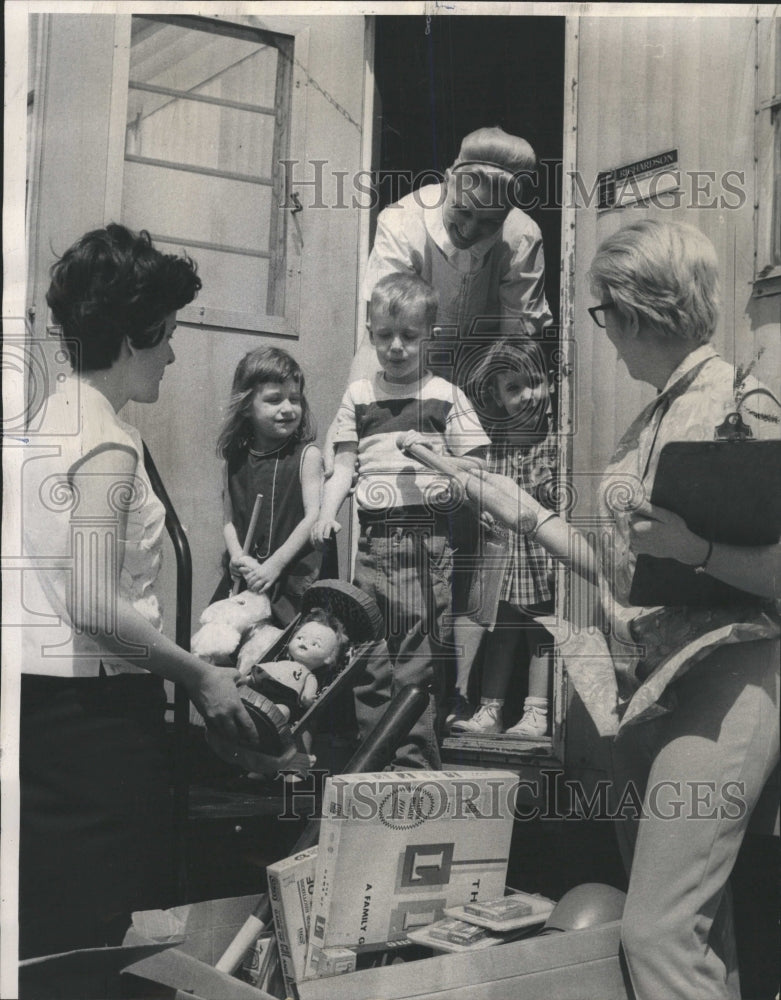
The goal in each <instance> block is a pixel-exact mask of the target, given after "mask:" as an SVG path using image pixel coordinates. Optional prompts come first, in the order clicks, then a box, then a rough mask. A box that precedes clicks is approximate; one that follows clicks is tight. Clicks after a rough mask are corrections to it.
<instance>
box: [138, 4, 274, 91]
mask: <svg viewBox="0 0 781 1000" xmlns="http://www.w3.org/2000/svg"><path fill="white" fill-rule="evenodd" d="M245 63H249V64H250V66H251V67H252V68H249V67H248V68H247V69H246V70H243V71H242V72H241V73H238V74H237V72H236V71H237V69H238V67H240V66H243V65H244V64H245ZM276 63H277V50H276V49H275V48H273V47H270V46H267V45H265V44H263V43H262V42H249V41H246V40H245V39H243V38H232V37H230V36H228V35H221V34H220V35H215V34H212V33H211V32H209V31H208V30H203V31H200V30H193V29H192V28H184V27H180V26H179V25H177V24H165V23H162V22H160V21H156V20H151V19H150V18H146V17H134V18H133V27H132V40H131V48H130V79H131V80H133V81H137V82H139V83H147V84H154V85H156V86H159V87H168V88H171V89H173V90H182V91H191V92H192V93H194V94H209V95H210V96H212V97H215V96H216V97H223V98H231V99H233V100H237V101H246V102H247V103H251V104H257V105H260V106H263V105H267V106H270V107H273V106H274V91H275V87H276ZM246 87H249V88H250V89H249V90H246V89H245V88H246ZM223 88H224V92H223Z"/></svg>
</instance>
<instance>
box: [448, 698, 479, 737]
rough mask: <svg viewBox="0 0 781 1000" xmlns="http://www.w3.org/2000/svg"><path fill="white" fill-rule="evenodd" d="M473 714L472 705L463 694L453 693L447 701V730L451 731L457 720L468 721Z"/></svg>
mask: <svg viewBox="0 0 781 1000" xmlns="http://www.w3.org/2000/svg"><path fill="white" fill-rule="evenodd" d="M473 714H474V713H473V711H472V706H471V705H470V704H469V702H468V701H467V700H466V698H465V697H464V696H463V695H462V694H455V695H453V697H452V698H451V699H450V700H449V701H448V703H447V714H446V715H445V729H446V731H447V732H450V730H451V729H452V728H453V725H454V724H455V723H456V722H466V720H467V719H471V718H472V716H473Z"/></svg>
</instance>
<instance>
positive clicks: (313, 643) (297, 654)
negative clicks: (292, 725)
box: [248, 608, 350, 722]
mask: <svg viewBox="0 0 781 1000" xmlns="http://www.w3.org/2000/svg"><path fill="white" fill-rule="evenodd" d="M349 643H350V640H349V639H348V637H347V633H346V632H345V630H344V626H343V625H342V623H341V622H340V621H339V620H338V618H336V617H334V615H332V614H330V612H328V611H325V610H323V609H322V608H312V610H311V611H310V612H309V613H308V614H307V615H306V616H305V617H304V618H303V619H302V620H301V622H300V624H299V625H298V627H297V628H296V630H295V632H294V633H293V635H292V637H291V639H290V642H289V643H288V647H287V655H288V659H286V660H271V661H269V662H267V663H257V664H256V665H255V666H254V667H253V668H252V670H251V672H250V675H249V678H248V683H249V686H250V687H251V688H252V689H253V690H254V691H257V692H258V693H259V694H262V695H264V696H265V697H266V698H268V699H270V700H271V701H273V702H274V704H275V705H276V706H277V708H278V709H279V710H280V712H282V714H283V715H284V717H285V721H287V722H296V721H297V720H298V718H299V717H300V715H301V714H302V712H303V711H305V710H306V709H307V708H309V706H310V705H311V704H312V703H313V702H314V701H315V699H316V697H317V693H318V691H319V688H320V684H319V681H318V677H317V674H318V673H319V672H320V671H323V670H324V669H325V668H329V669H333V668H336V667H338V666H340V665H341V663H342V661H343V659H344V655H345V653H346V651H347V647H348V646H349Z"/></svg>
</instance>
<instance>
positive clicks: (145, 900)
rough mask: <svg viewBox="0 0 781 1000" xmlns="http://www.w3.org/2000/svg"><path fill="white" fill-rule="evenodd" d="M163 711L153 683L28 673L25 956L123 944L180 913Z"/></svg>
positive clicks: (23, 759)
mask: <svg viewBox="0 0 781 1000" xmlns="http://www.w3.org/2000/svg"><path fill="white" fill-rule="evenodd" d="M165 704H166V698H165V691H164V688H163V682H162V680H161V679H160V678H159V677H155V676H153V675H151V674H119V675H112V676H106V675H101V676H100V677H88V678H59V677H43V676H32V675H23V676H22V693H21V720H20V736H19V760H20V762H19V771H20V792H21V803H20V805H21V811H20V850H19V901H20V902H19V952H20V957H21V958H30V957H33V956H38V955H50V954H55V953H57V952H62V951H66V950H70V949H74V948H87V947H100V946H106V945H112V944H118V943H120V942H121V941H122V938H123V936H124V933H125V931H126V930H127V927H128V925H129V923H130V915H131V913H132V912H133V911H134V910H140V909H150V908H157V907H167V906H170V905H171V903H172V901H173V900H172V885H173V878H172V871H173V868H172V856H171V850H172V846H171V845H172V837H171V835H172V818H171V817H172V813H171V785H170V766H169V757H168V752H167V748H166V741H165V729H164V715H165Z"/></svg>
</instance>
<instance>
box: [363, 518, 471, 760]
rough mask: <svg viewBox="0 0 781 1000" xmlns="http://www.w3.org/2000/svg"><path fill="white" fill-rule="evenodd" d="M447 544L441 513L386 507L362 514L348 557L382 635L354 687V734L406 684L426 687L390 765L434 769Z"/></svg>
mask: <svg viewBox="0 0 781 1000" xmlns="http://www.w3.org/2000/svg"><path fill="white" fill-rule="evenodd" d="M452 574H453V548H452V546H451V543H450V539H449V534H448V522H447V520H446V519H445V518H442V517H440V516H438V515H434V514H433V513H432V512H430V511H425V512H423V513H422V514H421V515H420V516H419V515H418V514H417V511H416V512H415V513H412V512H411V511H409V512H407V513H404V512H401V513H400V512H398V511H394V512H389V516H388V518H387V519H379V518H378V519H376V520H375V519H371V520H369V519H362V521H361V534H360V538H359V540H358V553H357V557H356V562H355V579H354V581H353V582H354V583H355V586H356V587H360V589H361V590H363V591H364V592H365V593H367V594H369V595H370V596H371V597H373V598H374V600H375V601H376V602H377V606H378V607H379V609H380V612H381V613H382V615H383V618H384V619H385V635H386V641H385V642H384V643H378V645H377V648H376V649H375V650H374V652H373V655H371V656H370V657H369V659H368V661H367V667H366V671H365V674H364V675H363V676H362V677H361V678H360V679H359V681H358V683H356V685H355V687H354V695H355V714H356V718H357V722H358V730H359V733H360V735H361V738H362V739H363V738H365V737H366V736H367V735H368V734H369V733H370V732H371V730H372V729H373V727H374V726H375V725H376V724H377V722H378V721H379V719H380V718H381V716H382V714H383V712H384V711H385V708H386V707H387V701H388V699H389V698H392V697H393V696H394V695H395V694H396V692H397V691H398V690H399V689H400V688H401V687H403V686H404V685H406V684H419V685H421V686H427V687H428V688H429V704H428V707H427V708H426V710H425V711H424V712H423V715H422V716H421V718H420V719H419V721H418V722H417V723H416V725H415V726H414V727H413V729H412V731H411V732H410V733H409V735H408V736H407V737H406V738H405V740H404V742H403V743H402V744H401V745H400V746H399V747H398V749H397V751H396V755H395V757H394V760H393V764H392V766H393V767H394V768H396V769H401V770H404V769H409V768H432V769H439V768H440V767H441V760H440V756H439V741H438V735H439V725H440V721H441V720H440V716H441V714H442V705H443V701H444V692H445V678H446V674H447V664H448V663H450V662H451V661H452V655H453V648H452V636H451V629H452V626H451V625H450V623H449V622H448V621H447V616H448V613H449V611H450V608H451V581H452Z"/></svg>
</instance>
